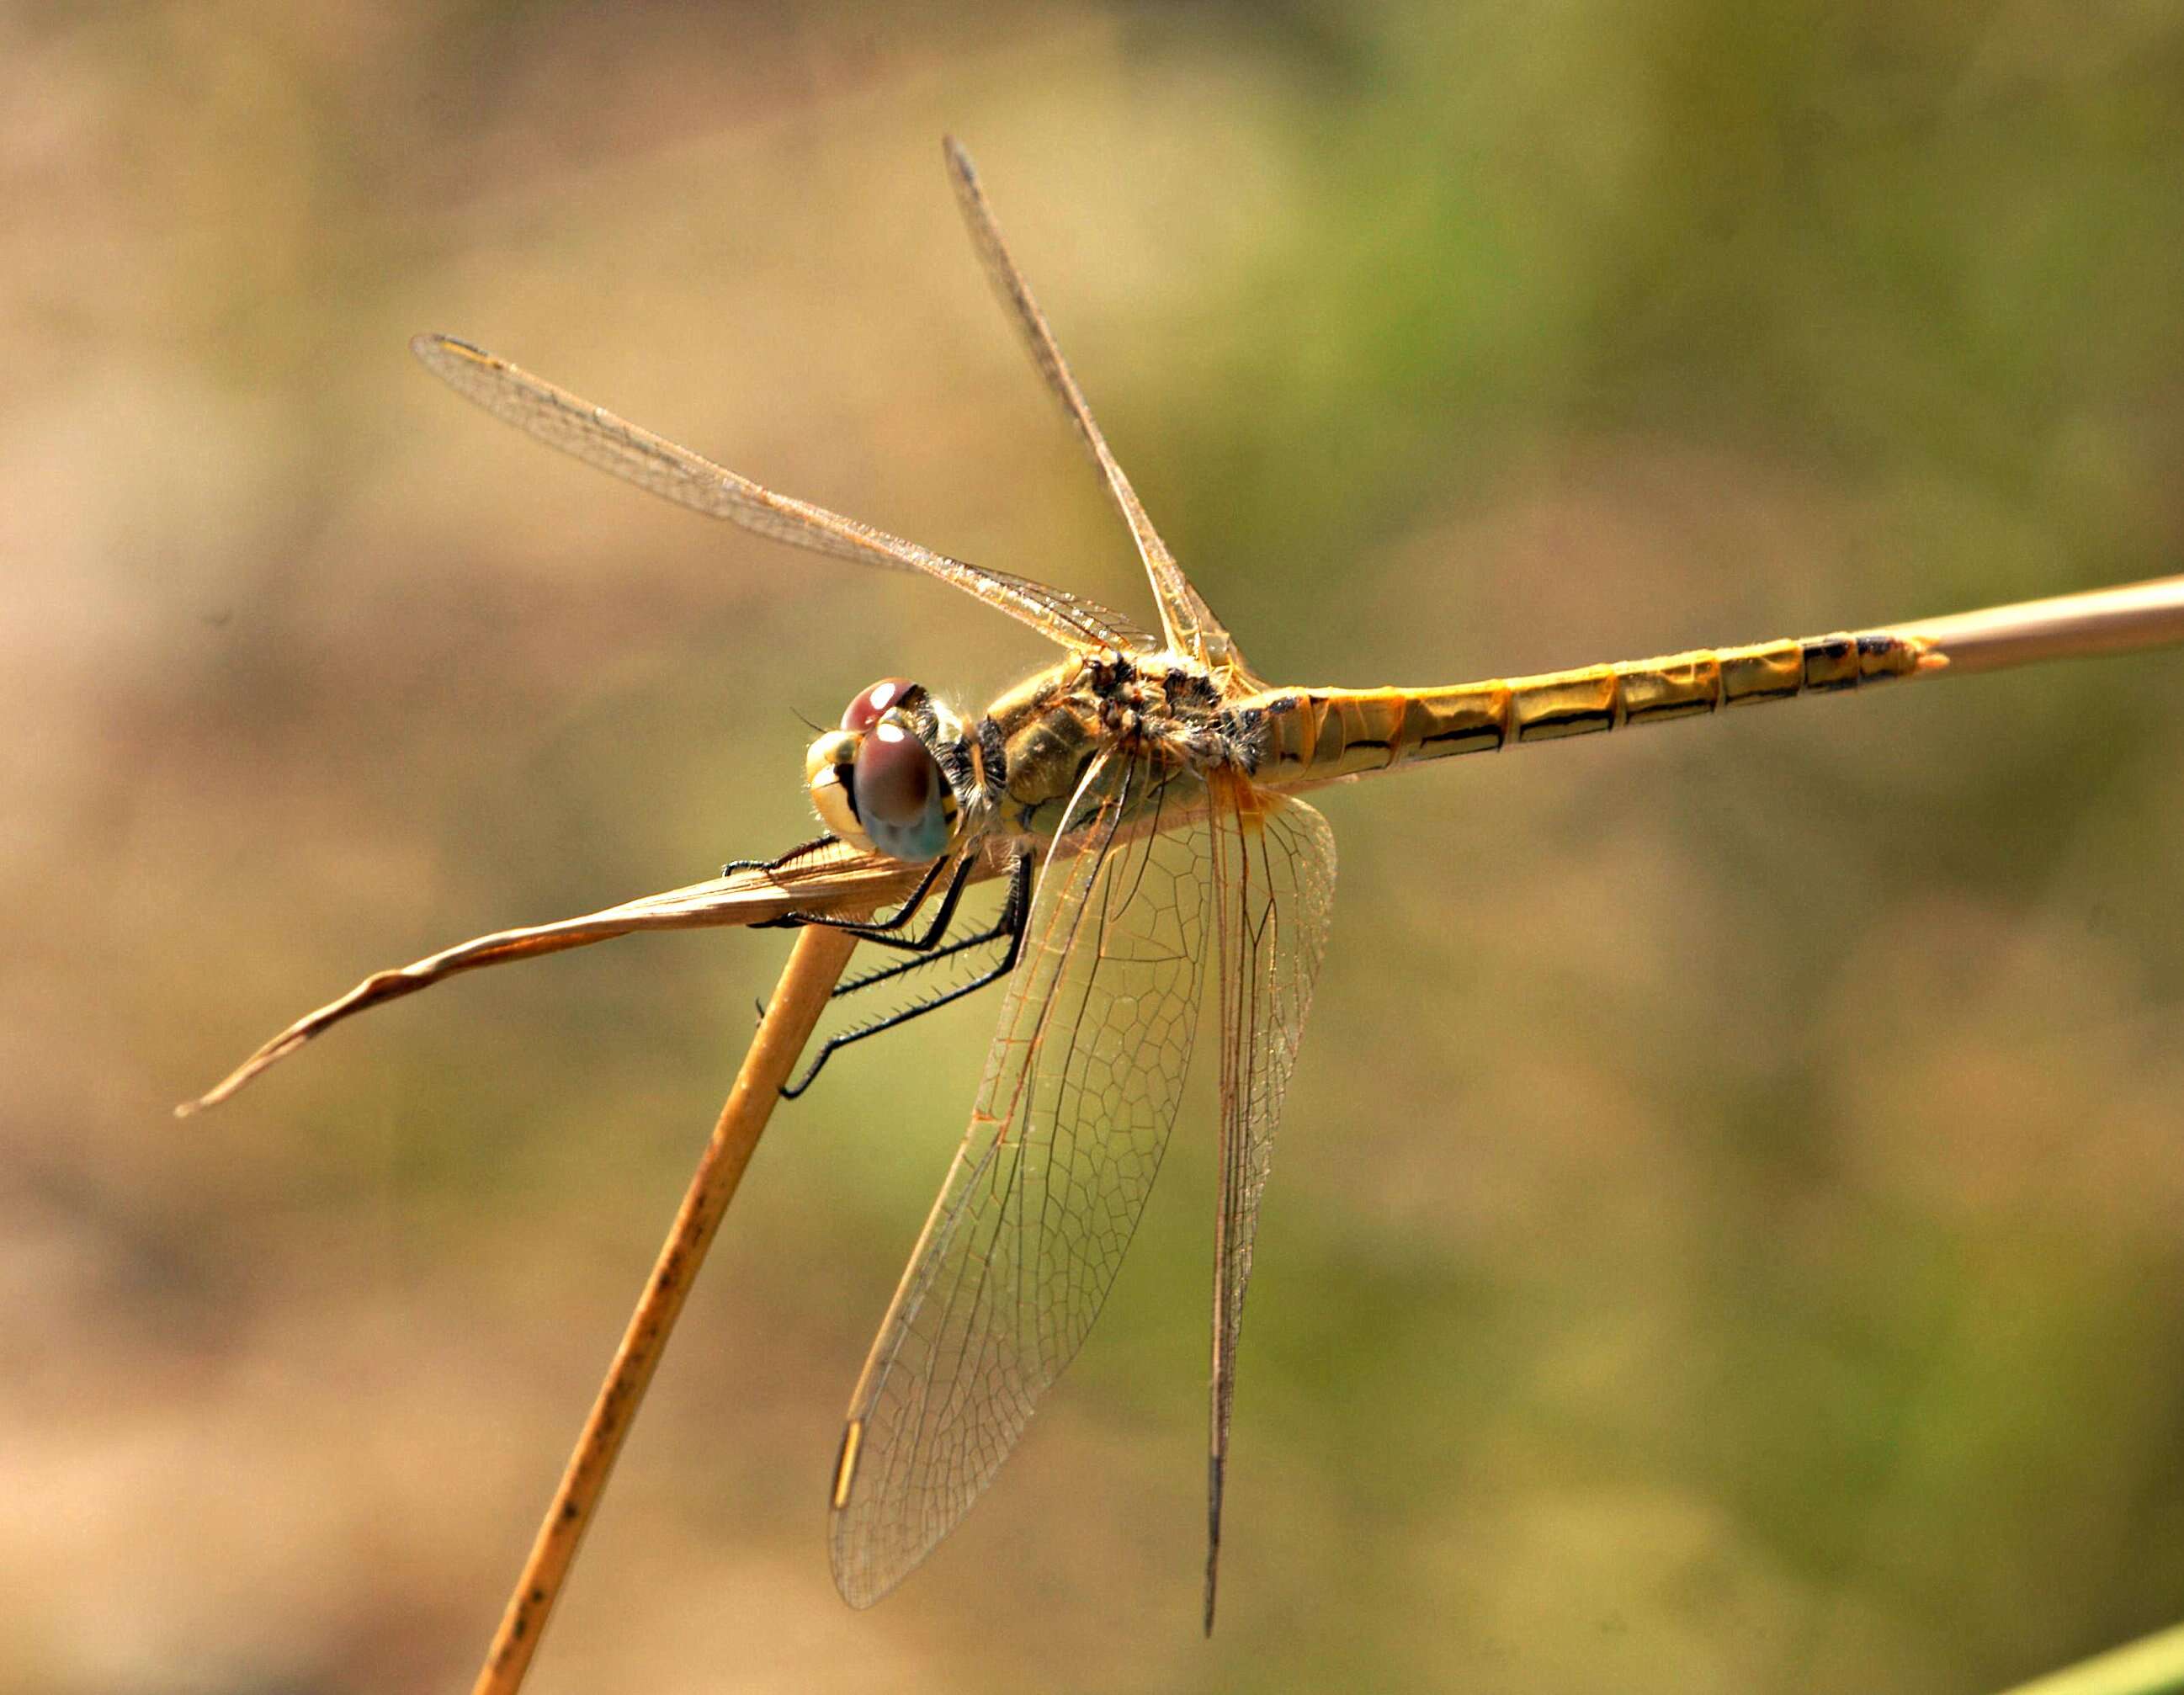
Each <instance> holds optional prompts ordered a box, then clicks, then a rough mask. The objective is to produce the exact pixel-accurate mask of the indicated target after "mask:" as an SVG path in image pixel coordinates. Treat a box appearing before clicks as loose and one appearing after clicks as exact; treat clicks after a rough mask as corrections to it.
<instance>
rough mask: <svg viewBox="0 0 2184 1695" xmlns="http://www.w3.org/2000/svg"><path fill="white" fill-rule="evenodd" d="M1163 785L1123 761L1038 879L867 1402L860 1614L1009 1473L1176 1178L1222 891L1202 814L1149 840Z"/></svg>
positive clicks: (856, 1421)
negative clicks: (1160, 1196) (993, 1029)
mask: <svg viewBox="0 0 2184 1695" xmlns="http://www.w3.org/2000/svg"><path fill="white" fill-rule="evenodd" d="M1158 780H1159V779H1158V778H1157V777H1156V775H1155V773H1154V772H1152V771H1151V769H1150V768H1149V767H1147V766H1145V765H1144V764H1141V763H1135V762H1132V761H1128V760H1127V759H1124V758H1122V757H1119V756H1111V757H1110V758H1109V760H1108V761H1107V762H1106V765H1105V766H1104V767H1101V768H1099V769H1098V770H1096V771H1095V775H1094V776H1093V777H1092V778H1090V779H1089V780H1088V782H1087V783H1086V785H1085V787H1084V791H1083V795H1082V798H1081V799H1080V801H1079V808H1080V810H1078V811H1076V812H1075V814H1074V816H1075V817H1080V818H1089V826H1088V827H1085V828H1080V829H1078V830H1076V831H1074V832H1073V833H1072V834H1071V835H1070V836H1068V837H1067V838H1066V839H1064V840H1063V841H1062V843H1061V845H1060V846H1059V847H1058V848H1057V849H1056V852H1055V853H1054V855H1053V856H1052V857H1051V858H1050V861H1049V862H1048V864H1047V866H1046V867H1045V871H1044V873H1043V874H1042V875H1041V877H1040V878H1039V890H1038V894H1037V895H1036V896H1035V897H1034V901H1033V905H1032V912H1031V919H1030V924H1029V928H1028V930H1027V932H1026V934H1025V938H1024V951H1023V954H1022V957H1021V958H1020V959H1019V961H1018V962H1017V968H1016V973H1015V975H1014V976H1013V977H1012V978H1011V980H1010V984H1009V991H1008V997H1007V1001H1006V1005H1005V1006H1004V1007H1003V1009H1002V1012H1001V1023H1000V1030H999V1032H998V1034H996V1035H995V1040H994V1045H993V1048H992V1051H991V1053H990V1055H989V1057H988V1060H987V1062H986V1075H985V1080H984V1082H983V1084H982V1085H981V1086H980V1089H979V1093H978V1104H977V1106H976V1107H974V1108H973V1109H972V1114H971V1125H970V1129H969V1130H968V1131H967V1133H966V1135H965V1136H964V1138H963V1145H962V1146H961V1149H960V1150H959V1151H957V1153H956V1163H955V1164H954V1166H953V1167H952V1168H950V1172H949V1174H948V1180H947V1183H946V1185H944V1187H943V1188H942V1190H941V1191H940V1198H939V1201H938V1202H935V1203H934V1205H933V1213H932V1216H931V1217H930V1218H928V1220H927V1223H926V1226H925V1231H924V1234H923V1235H922V1237H921V1238H920V1239H919V1241H918V1245H917V1250H916V1252H914V1253H913V1254H912V1255H911V1262H910V1265H909V1268H908V1269H907V1270H905V1272H904V1274H903V1280H902V1283H901V1285H900V1287H899V1288H898V1289H897V1291H895V1297H894V1304H893V1306H892V1307H889V1312H888V1315H887V1318H886V1319H885V1321H884V1322H883V1324H882V1325H881V1327H880V1333H879V1335H878V1337H877V1340H876V1341H874V1342H873V1344H872V1354H871V1356H870V1357H869V1358H868V1359H867V1360H866V1364H865V1369H864V1374H863V1375H862V1376H861V1378H860V1379H859V1380H858V1383H857V1388H856V1391H855V1395H854V1396H853V1397H851V1401H850V1417H849V1424H848V1427H847V1428H846V1429H845V1430H844V1432H843V1438H842V1452H841V1458H840V1460H839V1462H838V1465H837V1467H836V1471H835V1480H834V1492H833V1515H832V1525H831V1541H832V1545H833V1564H834V1581H835V1582H836V1584H837V1585H838V1586H839V1587H840V1589H841V1592H842V1593H843V1596H844V1597H845V1598H846V1599H847V1600H848V1601H849V1602H850V1603H851V1604H852V1605H854V1606H859V1607H863V1606H869V1605H870V1604H871V1603H873V1602H874V1601H877V1599H879V1597H881V1596H883V1595H884V1594H886V1593H887V1592H888V1591H889V1590H890V1589H892V1588H893V1587H894V1586H895V1585H896V1584H897V1583H899V1582H900V1581H902V1579H903V1577H904V1576H905V1574H907V1573H908V1572H909V1571H910V1570H911V1568H912V1567H913V1566H915V1565H916V1564H917V1563H918V1561H919V1560H921V1559H922V1558H924V1557H925V1555H926V1553H928V1551H929V1550H930V1549H931V1548H932V1547H933V1544H934V1543H935V1542H939V1540H940V1538H941V1537H942V1536H945V1535H946V1534H947V1533H948V1532H949V1531H950V1530H951V1529H953V1528H954V1527H955V1525H956V1521H957V1520H958V1519H961V1517H962V1516H963V1514H964V1513H965V1512H967V1510H968V1509H969V1508H970V1506H971V1503H972V1502H973V1501H975V1500H976V1499H977V1498H978V1496H979V1494H980V1492H981V1491H983V1490H984V1488H985V1487H986V1486H987V1484H988V1483H989V1482H990V1481H991V1480H992V1479H993V1476H994V1474H995V1472H996V1471H997V1470H998V1469H1000V1464H1001V1462H1002V1461H1003V1460H1004V1459H1005V1458H1007V1456H1008V1453H1009V1451H1010V1450H1011V1448H1012V1447H1015V1446H1016V1442H1017V1438H1018V1437H1019V1436H1022V1434H1023V1430H1024V1426H1025V1425H1027V1424H1028V1422H1029V1421H1030V1419H1031V1415H1032V1413H1033V1412H1034V1410H1035V1408H1037V1406H1038V1404H1039V1397H1040V1396H1041V1395H1042V1394H1043V1393H1044V1392H1045V1390H1046V1389H1047V1387H1048V1386H1049V1385H1050V1384H1051V1383H1053V1381H1054V1380H1055V1379H1056V1377H1058V1376H1059V1375H1060V1374H1061V1370H1062V1369H1063V1368H1064V1367H1065V1366H1067V1364H1068V1363H1069V1362H1070V1360H1071V1359H1072V1358H1074V1357H1075V1355H1076V1352H1077V1350H1078V1346H1079V1345H1080V1344H1081V1343H1082V1342H1083V1341H1084V1336H1085V1333H1086V1332H1087V1331H1088V1330H1090V1329H1091V1326H1092V1321H1093V1319H1095V1317H1096V1316H1097V1315H1098V1313H1099V1311H1100V1303H1101V1302H1103V1301H1104V1300H1105V1299H1106V1294H1107V1291H1108V1289H1109V1287H1110V1286H1111V1285H1112V1284H1113V1282H1114V1278H1115V1272H1116V1269H1117V1267H1118V1266H1119V1265H1120V1263H1121V1262H1122V1257H1123V1250H1124V1248H1126V1247H1127V1246H1128V1245H1129V1241H1130V1236H1131V1234H1132V1232H1133V1231H1134V1229H1136V1228H1137V1222H1138V1217H1139V1212H1140V1211H1141V1210H1142V1208H1143V1207H1144V1206H1145V1196H1146V1195H1147V1194H1148V1193H1149V1192H1150V1191H1151V1188H1152V1182H1153V1177H1154V1174H1155V1173H1156V1171H1157V1170H1158V1169H1159V1168H1160V1161H1161V1155H1162V1151H1163V1150H1164V1149H1165V1147H1166V1146H1167V1137H1168V1129H1169V1127H1170V1125H1171V1124H1172V1123H1173V1122H1174V1118H1175V1112H1176V1105H1177V1102H1178V1100H1179V1099H1180V1097H1181V1095H1182V1091H1183V1081H1184V1072H1185V1071H1186V1070H1187V1068H1189V1065H1190V1050H1191V1044H1192V1040H1193V1038H1194V1034H1195V1029H1196V1027H1197V1023H1198V1017H1197V1012H1198V990H1199V984H1200V978H1201V961H1202V958H1203V950H1202V944H1203V942H1204V939H1205V928H1206V893H1207V889H1208V886H1209V885H1208V882H1207V878H1206V848H1207V840H1206V834H1207V832H1206V822H1205V821H1204V819H1203V817H1202V816H1201V819H1200V821H1199V822H1196V823H1195V824H1194V825H1191V826H1189V827H1187V828H1184V829H1181V830H1178V831H1174V832H1171V833H1169V834H1160V833H1158V832H1157V831H1156V830H1154V831H1146V830H1145V829H1144V828H1143V822H1144V820H1143V809H1144V808H1145V806H1146V805H1147V804H1148V803H1151V804H1152V805H1155V806H1159V805H1162V804H1175V805H1178V806H1180V804H1181V802H1182V799H1183V796H1182V795H1180V793H1178V792H1177V791H1176V790H1173V789H1171V790H1170V791H1169V792H1168V793H1167V794H1166V795H1153V794H1151V792H1150V791H1149V788H1148V785H1150V784H1151V783H1156V781H1158ZM1176 781H1177V782H1178V783H1183V782H1190V783H1192V784H1193V785H1194V788H1195V779H1186V778H1177V779H1176ZM1196 798H1197V800H1198V803H1199V805H1200V806H1201V807H1202V802H1203V795H1202V791H1197V795H1196ZM1126 822H1127V823H1128V826H1129V828H1128V830H1127V831H1126V829H1125V825H1126Z"/></svg>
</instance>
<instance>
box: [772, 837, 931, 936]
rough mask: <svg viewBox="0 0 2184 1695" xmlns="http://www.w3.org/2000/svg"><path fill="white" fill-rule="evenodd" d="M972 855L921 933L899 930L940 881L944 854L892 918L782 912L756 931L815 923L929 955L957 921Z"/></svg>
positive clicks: (923, 903) (791, 927)
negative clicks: (841, 916)
mask: <svg viewBox="0 0 2184 1695" xmlns="http://www.w3.org/2000/svg"><path fill="white" fill-rule="evenodd" d="M972 857H973V856H971V855H968V854H967V855H965V856H963V857H962V858H961V859H960V860H958V861H956V874H955V875H954V876H953V877H952V878H950V879H949V883H948V889H947V892H946V893H945V894H944V895H942V896H941V897H940V910H939V912H936V913H935V914H934V915H933V922H932V923H930V924H928V926H927V927H926V930H925V934H923V935H922V936H905V935H903V934H900V931H901V929H902V928H903V926H904V925H905V924H907V923H909V922H910V921H911V919H912V918H913V917H916V916H917V912H918V910H919V908H921V907H922V906H924V905H925V902H926V898H927V897H928V895H931V894H932V893H933V885H934V884H937V883H939V881H940V873H942V872H943V871H944V870H946V869H947V868H948V861H947V858H946V857H945V856H942V857H941V858H939V859H936V860H934V861H933V863H932V864H931V865H930V866H929V867H927V869H926V873H925V875H924V876H923V877H922V878H919V879H918V884H917V888H915V889H911V891H910V893H909V894H908V895H905V897H904V899H903V903H902V905H901V906H898V907H897V908H896V909H895V912H894V917H891V918H877V919H871V920H866V919H861V918H837V917H833V915H832V914H830V913H826V912H783V914H782V915H781V916H780V917H777V918H768V919H766V921H765V922H764V923H758V924H753V925H752V926H751V928H753V929H755V930H765V929H799V928H802V927H803V926H805V925H806V924H818V925H822V926H823V927H824V928H827V929H830V930H843V931H846V932H847V933H848V934H850V935H853V936H855V937H856V938H857V939H858V940H860V941H867V942H875V943H877V944H878V945H880V946H881V947H891V948H899V949H900V950H901V951H903V952H905V953H916V954H929V953H931V952H932V951H933V949H935V948H936V947H938V946H939V945H940V939H941V937H942V936H944V935H945V934H947V933H948V927H949V925H950V924H951V923H955V921H956V905H957V903H958V902H960V901H961V900H962V898H963V890H964V889H966V888H967V886H968V885H969V884H970V881H971V870H972Z"/></svg>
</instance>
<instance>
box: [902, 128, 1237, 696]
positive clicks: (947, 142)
mask: <svg viewBox="0 0 2184 1695" xmlns="http://www.w3.org/2000/svg"><path fill="white" fill-rule="evenodd" d="M941 151H942V152H943V153H944V154H945V155H946V158H947V160H948V175H949V178H950V181H953V182H954V183H955V185H956V201H957V204H960V205H961V207H962V209H963V221H964V222H965V223H966V224H967V225H968V226H970V231H971V240H972V244H973V245H975V246H976V247H977V248H978V258H979V259H980V260H981V261H982V262H983V264H984V265H985V267H986V275H987V276H988V277H989V279H991V281H992V282H993V285H994V292H995V293H997V294H999V295H1000V298H1001V304H1003V305H1005V306H1006V307H1007V308H1008V310H1009V316H1010V318H1011V320H1012V321H1014V322H1015V324H1016V326H1017V329H1018V330H1019V331H1020V332H1022V336H1023V339H1024V345H1025V346H1026V347H1027V348H1028V349H1029V350H1030V353H1031V359H1032V363H1033V364H1034V365H1037V366H1038V367H1039V375H1040V376H1042V377H1044V378H1045V380H1046V386H1047V387H1048V388H1050V389H1051V390H1052V391H1053V393H1054V396H1055V398H1056V399H1057V400H1059V401H1060V402H1061V410H1063V411H1064V412H1065V413H1067V415H1068V417H1069V421H1070V422H1071V423H1072V424H1073V425H1074V426H1075V427H1076V430H1077V434H1078V439H1079V440H1081V441H1082V442H1083V443H1084V445H1085V448H1086V449H1088V450H1089V452H1090V454H1091V455H1092V460H1093V462H1094V463H1095V465H1097V466H1099V467H1100V475H1101V476H1102V477H1104V478H1106V483H1107V493H1108V494H1109V495H1110V496H1111V497H1112V499H1113V500H1114V502H1115V505H1116V507H1117V510H1119V511H1120V512H1121V513H1122V515H1123V522H1124V523H1126V524H1128V526H1129V527H1130V534H1131V537H1132V538H1134V540H1135V541H1136V543H1137V544H1138V556H1139V558H1140V559H1142V560H1145V574H1146V575H1147V576H1148V577H1151V579H1152V585H1153V594H1154V596H1155V597H1156V599H1158V600H1159V602H1160V614H1161V627H1162V629H1163V630H1164V631H1165V632H1166V633H1167V640H1168V644H1169V645H1170V646H1171V647H1173V649H1174V650H1176V651H1177V652H1178V653H1181V654H1186V655H1189V656H1190V657H1191V658H1193V659H1195V660H1198V661H1201V663H1203V664H1205V665H1207V666H1211V667H1212V668H1213V669H1215V670H1217V671H1226V672H1233V673H1236V674H1237V675H1238V676H1240V677H1243V678H1247V679H1248V678H1249V677H1250V675H1251V673H1250V668H1249V667H1248V666H1245V663H1244V656H1243V655H1242V654H1240V653H1239V652H1238V651H1237V650H1236V644H1235V642H1234V639H1232V638H1231V637H1230V636H1229V632H1228V631H1227V630H1225V629H1223V627H1222V625H1221V621H1220V620H1219V619H1218V618H1217V617H1215V616H1213V612H1212V608H1211V607H1209V606H1207V605H1206V602H1205V601H1204V600H1203V599H1201V598H1200V595H1199V593H1198V591H1197V590H1196V589H1195V588H1192V587H1191V584H1190V578H1189V577H1185V576H1184V574H1183V567H1182V566H1178V564H1177V563H1176V562H1175V555H1173V554H1172V553H1170V552H1169V551H1168V549H1167V543H1166V542H1164V541H1162V539H1161V538H1160V532H1158V531H1157V530H1156V529H1154V528H1153V521H1152V520H1151V518H1149V517H1147V516H1145V505H1144V503H1143V502H1142V501H1140V500H1139V499H1138V494H1137V491H1136V490H1135V489H1134V488H1131V487H1130V479H1129V478H1128V477H1126V476H1124V475H1123V467H1122V466H1120V465H1119V464H1117V462H1116V460H1115V455H1114V454H1113V453H1112V451H1111V450H1110V449H1108V446H1107V438H1106V437H1105V436H1103V435H1102V434H1100V426H1099V424H1098V422H1097V421H1095V419H1094V418H1093V416H1092V408H1091V406H1090V405H1089V404H1088V403H1087V402H1086V400H1085V399H1084V390H1083V389H1081V388H1078V386H1077V378H1076V376H1074V375H1073V373H1072V372H1071V371H1070V369H1069V362H1068V360H1065V359H1064V358H1062V356H1061V344H1060V343H1057V342H1056V340H1055V338H1054V331H1053V329H1052V328H1051V327H1050V326H1049V325H1048V323H1047V321H1046V314H1045V313H1044V312H1042V311H1040V310H1039V302H1038V301H1037V300H1035V299H1034V298H1032V292H1031V285H1030V284H1029V283H1028V282H1025V281H1024V276H1023V272H1022V270H1018V269H1017V262H1016V260H1015V259H1014V258H1013V257H1012V256H1011V254H1010V253H1009V248H1008V243H1006V241H1004V240H1003V239H1002V237H1001V227H1000V224H999V223H998V222H997V221H996V220H995V217H994V209H993V206H992V204H991V203H990V202H989V201H988V200H987V198H986V191H985V188H984V187H983V185H982V184H981V183H980V182H979V181H978V170H977V168H976V167H975V166H973V165H972V163H971V156H970V155H969V154H968V153H965V152H964V151H963V149H962V148H961V146H960V145H958V144H957V142H956V140H955V138H954V137H944V139H943V141H942V142H941Z"/></svg>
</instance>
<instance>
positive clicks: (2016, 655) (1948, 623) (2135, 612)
mask: <svg viewBox="0 0 2184 1695" xmlns="http://www.w3.org/2000/svg"><path fill="white" fill-rule="evenodd" d="M1886 633H1887V634H1891V635H1898V636H1907V637H1909V638H1912V639H1913V640H1914V641H1919V642H1923V643H1925V644H1926V646H1927V647H1928V648H1929V650H1931V651H1932V652H1933V653H1935V654H1937V655H1941V657H1942V659H1944V660H1945V661H1947V669H1949V670H1951V671H2002V670H2005V669H2007V668H2009V666H2018V665H2031V664H2032V663H2033V662H2034V661H2038V660H2045V659H2090V658H2092V657H2094V656H2096V655H2101V654H2117V653H2132V652H2136V651H2137V650H2140V649H2142V648H2153V647H2161V646H2165V645H2166V644H2169V643H2171V642H2184V577H2161V578H2159V579H2158V580H2156V581H2154V582H2152V583H2131V584H2130V585H2129V586H2128V587H2126V588H2098V589H2095V590H2093V591H2092V593H2090V594H2062V595H2058V596H2057V597H2056V598H2055V599H2052V600H2021V601H2019V602H2018V603H2017V604H2016V605H2013V606H1990V607H1988V608H1987V609H1986V611H1980V612H1959V613H1958V614H1957V615H1956V616H1953V617H1948V618H1926V619H1923V620H1921V621H1919V622H1916V623H1910V624H1894V625H1891V626H1890V627H1889V628H1888V630H1887V631H1886Z"/></svg>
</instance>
